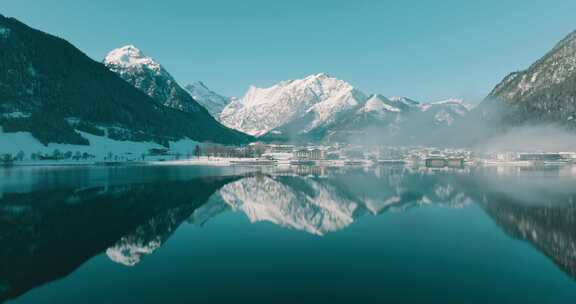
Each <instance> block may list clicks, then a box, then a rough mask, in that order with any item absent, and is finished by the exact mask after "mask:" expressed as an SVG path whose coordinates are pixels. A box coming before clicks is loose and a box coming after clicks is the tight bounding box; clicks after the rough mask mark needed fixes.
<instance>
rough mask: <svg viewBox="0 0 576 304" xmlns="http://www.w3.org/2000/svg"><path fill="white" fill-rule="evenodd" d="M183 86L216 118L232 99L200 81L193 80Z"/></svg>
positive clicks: (218, 117)
mask: <svg viewBox="0 0 576 304" xmlns="http://www.w3.org/2000/svg"><path fill="white" fill-rule="evenodd" d="M184 88H185V89H186V91H188V93H190V95H191V96H192V98H194V100H196V101H197V102H198V103H199V104H201V105H202V106H203V107H204V108H206V110H208V112H209V113H210V115H212V116H213V117H214V118H216V119H220V113H222V111H223V110H224V108H225V107H226V106H227V105H228V104H229V103H230V102H231V101H232V100H233V98H231V97H225V96H222V95H220V94H218V93H216V92H214V91H212V90H210V89H209V88H208V87H207V86H206V85H205V84H204V83H203V82H202V81H196V82H193V83H191V84H188V85H186V86H185V87H184Z"/></svg>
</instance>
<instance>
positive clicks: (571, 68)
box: [478, 32, 576, 127]
mask: <svg viewBox="0 0 576 304" xmlns="http://www.w3.org/2000/svg"><path fill="white" fill-rule="evenodd" d="M575 84H576V32H573V33H571V34H569V35H568V36H567V37H566V38H564V39H563V40H562V41H560V42H559V43H558V44H557V45H556V46H555V47H554V48H553V49H552V50H551V51H550V52H548V53H547V54H546V55H545V56H544V57H542V58H541V59H539V60H538V61H536V62H535V63H534V64H532V65H531V66H530V67H529V68H528V69H526V70H524V71H520V72H514V73H511V74H510V75H508V76H506V77H505V78H504V80H502V82H501V83H500V84H498V85H497V86H496V87H495V88H494V90H493V91H492V92H491V93H490V94H489V95H488V97H486V99H485V100H484V101H483V102H482V104H481V105H480V106H479V107H478V108H479V110H480V112H481V115H482V117H483V119H484V120H489V121H497V122H501V123H502V124H504V125H518V124H525V123H554V124H562V125H567V126H572V127H573V126H575V123H576V119H575V118H576V85H575Z"/></svg>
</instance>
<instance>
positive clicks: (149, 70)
mask: <svg viewBox="0 0 576 304" xmlns="http://www.w3.org/2000/svg"><path fill="white" fill-rule="evenodd" d="M104 65H106V67H108V68H109V69H110V70H111V71H113V72H115V73H117V74H118V75H120V77H122V78H123V79H124V80H126V81H128V82H129V83H131V84H132V85H134V86H135V87H136V88H138V89H139V90H141V91H143V92H144V93H146V94H147V95H148V96H150V97H152V98H153V99H154V100H156V101H158V102H160V103H162V104H164V105H165V106H168V107H171V108H174V109H178V110H182V111H184V112H199V111H203V110H204V109H202V107H201V106H200V105H199V104H198V103H197V102H196V101H195V100H194V99H193V98H192V97H191V96H190V95H189V94H188V93H187V92H186V91H185V90H184V89H182V88H181V87H180V86H179V85H178V83H177V82H176V80H175V79H174V78H173V77H172V76H171V75H170V74H169V73H168V71H166V69H164V68H163V67H162V66H161V65H160V64H159V63H158V62H156V61H154V59H152V58H151V57H148V56H146V55H144V53H143V52H142V51H141V50H139V49H138V48H136V47H135V46H133V45H127V46H123V47H121V48H118V49H115V50H112V51H110V53H108V55H107V56H106V58H105V59H104Z"/></svg>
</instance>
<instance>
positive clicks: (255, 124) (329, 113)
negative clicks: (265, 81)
mask: <svg viewBox="0 0 576 304" xmlns="http://www.w3.org/2000/svg"><path fill="white" fill-rule="evenodd" d="M364 99H365V96H364V94H363V93H362V92H360V91H358V90H356V89H355V88H354V87H353V86H352V85H350V84H349V83H347V82H345V81H342V80H339V79H336V78H334V77H331V76H329V75H327V74H324V73H321V74H316V75H310V76H308V77H306V78H304V79H298V80H289V81H284V82H281V83H278V84H276V85H274V86H271V87H268V88H257V87H254V86H252V87H250V89H249V90H248V92H247V93H246V94H245V95H244V97H243V98H242V99H239V100H237V101H234V102H232V103H230V104H229V105H228V106H227V107H226V108H225V109H224V111H222V114H221V116H220V120H221V121H222V122H223V123H224V124H225V125H226V126H228V127H231V128H234V129H237V130H241V131H244V132H246V133H248V134H251V135H263V134H266V133H267V132H270V131H271V130H273V129H276V128H279V127H282V126H283V125H285V124H287V123H290V122H292V121H294V120H296V119H299V118H302V117H303V116H304V115H312V116H314V117H313V118H311V121H310V123H309V124H308V125H306V126H304V129H306V130H310V129H312V128H314V127H316V126H319V125H322V124H324V123H327V122H330V121H332V120H334V118H335V116H336V115H337V114H338V113H339V112H340V111H342V110H346V109H349V108H350V107H354V106H356V105H358V104H359V103H362V102H363V101H364Z"/></svg>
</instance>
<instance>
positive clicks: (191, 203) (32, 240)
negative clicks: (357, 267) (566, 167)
mask: <svg viewBox="0 0 576 304" xmlns="http://www.w3.org/2000/svg"><path fill="white" fill-rule="evenodd" d="M83 174H86V173H83ZM78 176H80V177H82V176H83V175H78ZM78 176H76V177H78ZM70 178H71V180H77V179H74V176H71V177H70ZM117 180H126V176H120V178H118V179H117ZM128 180H129V179H128ZM136 180H137V181H138V182H135V183H128V184H126V183H119V182H115V183H112V184H109V185H107V186H102V187H77V186H76V187H74V186H72V184H71V183H68V182H63V183H62V181H60V182H61V183H60V184H58V183H55V184H54V185H50V186H49V187H44V188H41V189H34V190H30V191H20V192H19V193H14V192H6V193H4V195H3V196H1V197H0V258H1V259H2V261H3V264H2V266H1V267H0V300H5V299H10V298H14V297H16V296H18V295H20V294H22V293H24V292H26V291H28V290H30V289H32V288H34V287H36V286H39V285H42V284H44V283H46V282H49V281H52V280H55V279H58V278H61V277H64V276H66V275H68V274H70V273H71V272H73V271H74V270H75V269H76V268H77V267H79V266H80V265H81V264H82V263H84V262H85V261H87V260H88V259H90V258H92V257H93V256H95V255H98V254H100V253H103V252H106V254H107V255H108V256H109V257H110V258H111V259H112V260H113V261H115V262H118V263H121V264H123V265H127V266H132V265H135V264H137V263H138V262H139V261H140V260H141V259H142V258H143V257H144V256H145V255H147V254H150V253H152V252H154V250H156V249H157V248H158V247H160V246H162V244H163V243H164V242H165V241H166V240H167V239H168V238H169V237H170V236H171V235H172V234H173V233H174V231H175V230H176V229H177V228H178V226H179V225H181V223H182V222H184V221H187V222H191V223H194V224H197V225H204V224H205V223H206V222H209V221H210V219H211V218H213V217H215V216H218V214H221V213H222V212H226V211H227V210H235V211H237V212H242V213H244V214H246V216H247V217H248V218H249V219H250V220H251V221H252V222H257V221H268V222H272V223H275V224H277V225H279V226H282V227H285V228H288V229H294V230H299V231H303V232H306V233H312V234H315V235H325V234H328V233H332V232H335V231H338V230H341V229H345V228H346V227H348V226H349V225H351V224H353V223H354V222H355V221H356V220H357V219H358V218H360V217H362V216H373V215H378V214H382V213H386V212H404V211H407V210H410V209H411V208H419V207H426V206H436V207H442V208H462V207H465V206H467V205H469V204H471V203H477V204H478V205H479V206H481V207H482V208H483V209H484V210H485V211H486V212H487V214H489V215H490V216H491V217H492V218H494V220H495V221H496V223H498V225H499V226H501V227H502V229H503V230H504V231H506V232H507V233H508V234H510V235H511V236H513V237H516V238H519V239H523V240H526V241H528V242H530V243H531V244H533V245H534V246H535V247H536V248H538V249H539V250H540V251H542V252H543V253H544V254H546V255H547V256H549V257H550V258H551V259H553V260H554V261H555V263H556V264H557V265H558V266H559V267H560V268H561V269H562V270H564V271H565V272H566V273H568V274H570V275H571V276H573V277H575V276H576V271H575V269H576V266H575V263H576V262H575V261H576V257H575V255H576V241H575V237H574V235H575V232H576V225H575V221H576V207H575V205H574V204H575V203H574V202H575V198H576V187H574V184H575V181H576V179H575V178H573V177H572V176H571V175H569V174H566V173H565V172H562V171H560V170H543V171H542V170H540V171H538V170H518V169H505V170H500V169H497V168H494V169H481V170H479V169H478V170H470V169H466V170H427V169H420V170H414V169H408V168H404V167H379V168H371V169H364V168H356V169H348V170H344V169H328V168H314V167H310V168H304V167H302V168H298V169H296V170H295V171H281V172H273V173H259V174H249V175H243V176H238V177H206V178H201V177H189V176H186V175H184V176H183V178H181V180H179V179H178V178H175V179H173V180H172V181H170V180H166V181H162V182H157V181H155V182H142V178H141V177H139V178H136ZM57 185H59V186H57Z"/></svg>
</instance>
